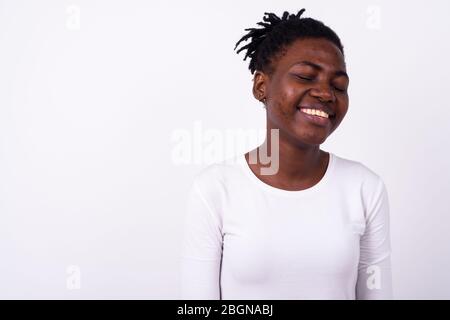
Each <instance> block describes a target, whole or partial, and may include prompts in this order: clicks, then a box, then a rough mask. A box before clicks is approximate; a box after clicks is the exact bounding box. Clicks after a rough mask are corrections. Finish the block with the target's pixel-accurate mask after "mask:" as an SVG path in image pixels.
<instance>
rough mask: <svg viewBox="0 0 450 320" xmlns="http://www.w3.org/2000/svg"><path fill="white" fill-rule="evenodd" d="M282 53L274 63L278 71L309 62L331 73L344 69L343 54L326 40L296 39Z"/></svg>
mask: <svg viewBox="0 0 450 320" xmlns="http://www.w3.org/2000/svg"><path fill="white" fill-rule="evenodd" d="M284 53H285V54H284V55H283V56H282V57H281V58H279V59H278V61H277V63H276V69H280V70H279V71H283V70H286V69H288V68H290V67H291V66H292V65H293V64H295V63H296V62H300V61H309V62H312V63H315V64H318V65H320V66H322V67H324V68H325V69H328V70H333V71H334V70H344V71H345V69H346V68H345V60H344V56H343V54H342V53H341V51H340V50H339V48H338V47H337V46H336V45H335V44H334V43H332V42H331V41H329V40H326V39H321V38H318V39H316V38H306V39H298V40H295V41H294V42H293V43H292V44H291V45H289V46H288V47H287V48H286V50H285V52H284Z"/></svg>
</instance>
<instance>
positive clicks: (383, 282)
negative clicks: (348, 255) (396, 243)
mask: <svg viewBox="0 0 450 320" xmlns="http://www.w3.org/2000/svg"><path fill="white" fill-rule="evenodd" d="M370 198H371V201H370V202H369V203H368V206H367V209H366V210H367V211H366V228H365V231H364V234H363V235H362V236H361V238H360V259H359V264H358V279H357V283H356V299H357V300H391V299H393V292H392V275H391V244H390V222H389V215H390V214H389V199H388V195H387V191H386V187H385V185H384V183H383V181H382V180H381V179H379V180H378V184H377V187H376V190H375V192H372V195H371V196H370Z"/></svg>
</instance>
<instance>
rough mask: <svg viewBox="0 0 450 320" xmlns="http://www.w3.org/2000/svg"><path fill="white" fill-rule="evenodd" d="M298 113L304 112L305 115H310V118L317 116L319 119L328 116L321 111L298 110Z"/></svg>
mask: <svg viewBox="0 0 450 320" xmlns="http://www.w3.org/2000/svg"><path fill="white" fill-rule="evenodd" d="M300 111H301V112H304V113H306V114H310V115H312V116H319V117H322V118H328V114H327V113H325V112H323V111H322V110H317V109H306V108H302V109H300Z"/></svg>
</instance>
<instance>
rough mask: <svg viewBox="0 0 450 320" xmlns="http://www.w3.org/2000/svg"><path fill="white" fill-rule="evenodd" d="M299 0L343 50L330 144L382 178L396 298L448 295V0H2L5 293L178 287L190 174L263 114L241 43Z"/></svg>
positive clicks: (0, 217) (259, 125) (260, 122)
mask: <svg viewBox="0 0 450 320" xmlns="http://www.w3.org/2000/svg"><path fill="white" fill-rule="evenodd" d="M302 7H305V8H306V9H307V10H306V12H305V16H310V17H313V18H317V19H319V20H322V21H324V22H325V23H326V24H327V25H329V26H331V27H332V28H333V29H334V30H335V31H336V32H337V33H338V35H339V36H340V37H341V39H342V41H343V44H344V47H345V53H346V60H347V66H348V73H349V74H350V77H351V84H350V109H349V112H348V114H347V117H346V119H345V120H344V121H343V122H342V124H341V127H339V128H338V129H337V131H336V132H335V133H333V135H332V136H331V137H330V138H329V140H327V142H326V143H325V144H324V146H323V148H324V149H326V150H330V151H332V152H334V153H336V154H337V155H339V156H341V157H346V158H350V159H354V160H358V161H361V162H363V163H364V164H365V165H367V166H368V167H370V168H371V169H372V170H374V171H375V172H377V173H378V174H379V175H381V176H382V178H383V179H384V181H385V183H386V185H387V187H388V191H389V196H390V203H391V225H392V226H391V229H392V247H393V256H392V262H393V275H394V291H395V292H394V293H395V296H396V298H398V299H432V298H438V299H444V298H445V299H450V272H449V270H450V215H449V214H450V210H449V204H448V199H449V196H450V194H449V191H450V170H449V168H448V164H449V163H450V151H449V150H448V147H449V143H448V136H449V135H450V127H449V116H450V111H449V108H450V103H449V101H450V100H449V94H450V62H449V57H450V44H449V40H448V39H449V31H450V20H449V19H448V12H449V10H450V4H449V2H448V1H443V0H442V1H437V0H429V1H370V2H368V1H356V0H355V1H324V0H322V1H301V2H299V1H280V0H277V1H274V0H271V1H267V0H258V1H206V0H205V1H106V0H102V1H99V0H97V1H93V0H84V1H82V0H78V1H77V0H73V1H56V0H54V1H48V0H46V1H31V0H29V1H18V0H14V1H13V0H10V1H0V298H27V299H28V298H43V299H47V298H58V299H79V298H86V299H91V298H126V299H128V298H138V299H141V298H147V299H176V298H178V294H179V287H178V281H179V273H178V263H179V260H178V254H179V252H180V240H181V238H180V236H181V230H182V229H181V228H182V218H183V214H184V212H183V209H184V201H185V197H186V192H187V189H188V187H189V185H190V183H191V179H192V177H193V176H194V174H195V173H197V172H198V171H199V170H200V169H201V168H203V167H204V166H206V165H207V164H209V163H210V157H209V156H208V155H207V150H211V147H214V145H215V146H216V147H217V146H221V145H220V140H217V139H216V140H214V137H216V138H217V137H219V138H220V137H224V132H225V131H226V130H231V131H232V132H233V131H236V130H239V129H244V130H247V131H250V132H253V131H255V130H261V129H264V128H265V114H264V109H262V107H261V104H260V103H259V102H257V101H256V100H255V99H254V98H253V96H252V94H251V84H252V82H251V74H250V72H249V70H248V69H247V68H248V61H249V60H246V61H245V62H244V61H242V59H243V56H244V53H241V55H239V56H238V55H236V54H235V52H234V51H233V48H234V45H235V43H236V41H237V40H238V39H239V38H240V37H241V36H242V35H243V34H244V33H245V31H244V28H248V27H256V22H258V21H261V19H262V16H263V13H264V12H266V11H268V12H275V13H277V14H278V15H280V14H282V12H283V11H284V10H288V11H290V12H294V13H296V12H297V11H298V10H299V9H301V8H302ZM208 130H209V133H208ZM214 130H215V131H214ZM180 132H181V133H182V134H183V135H184V137H190V138H191V142H190V144H188V146H189V145H190V146H192V149H191V151H192V152H193V153H196V154H197V155H198V154H200V155H201V156H200V158H198V157H197V160H196V162H194V160H191V161H189V158H188V161H187V163H184V164H183V163H181V164H180V163H179V157H178V156H174V154H176V152H175V151H176V150H178V151H180V150H179V149H177V148H179V147H180V141H179V140H177V139H178V138H179V133H180ZM199 132H200V134H198V133H199ZM177 137H178V138H177ZM185 146H186V145H185ZM208 148H209V149H208ZM184 150H185V153H184V154H185V155H186V149H184ZM236 150H237V151H245V150H246V148H244V147H237V149H236ZM202 152H203V153H202ZM188 155H189V154H188ZM218 157H219V158H220V155H219V156H218Z"/></svg>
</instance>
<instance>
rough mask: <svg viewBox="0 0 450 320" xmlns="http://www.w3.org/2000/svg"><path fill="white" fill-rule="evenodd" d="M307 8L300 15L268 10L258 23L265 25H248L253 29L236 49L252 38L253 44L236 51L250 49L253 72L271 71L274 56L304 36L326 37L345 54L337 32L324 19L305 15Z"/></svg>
mask: <svg viewBox="0 0 450 320" xmlns="http://www.w3.org/2000/svg"><path fill="white" fill-rule="evenodd" d="M304 11H305V9H301V10H300V11H299V12H298V13H297V14H290V13H289V12H287V11H285V12H284V13H283V16H282V17H281V18H280V17H278V16H277V15H276V14H274V13H267V12H265V13H264V17H263V20H264V22H258V23H257V25H260V26H262V28H259V29H257V28H247V29H245V31H249V32H248V33H247V34H246V35H244V36H243V37H242V38H241V39H240V40H239V41H238V42H237V43H236V46H235V47H234V50H236V48H237V46H238V45H239V43H241V42H242V41H246V40H247V39H249V38H251V41H250V43H248V44H247V45H245V46H243V47H241V48H240V49H239V50H238V51H237V52H236V53H239V52H241V51H242V50H247V52H246V54H245V57H244V60H245V59H247V57H250V64H249V69H250V72H251V73H252V74H253V73H254V72H255V70H262V71H265V72H267V73H269V74H270V73H271V72H272V71H273V70H272V65H271V61H272V59H273V58H274V57H275V56H277V55H278V54H280V53H283V52H284V50H285V48H286V47H287V46H288V45H290V44H291V43H292V42H294V41H295V40H297V39H300V38H324V39H327V40H329V41H331V42H332V43H334V44H335V45H336V46H337V47H338V48H339V50H340V51H341V52H342V54H344V47H343V46H342V44H341V40H340V39H339V37H338V36H337V34H336V33H335V32H334V31H333V30H331V29H330V28H329V27H328V26H326V25H325V24H323V23H322V22H321V21H318V20H315V19H312V18H302V17H301V15H302V14H303V12H304Z"/></svg>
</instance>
